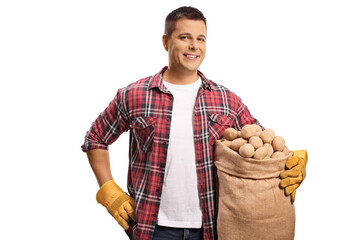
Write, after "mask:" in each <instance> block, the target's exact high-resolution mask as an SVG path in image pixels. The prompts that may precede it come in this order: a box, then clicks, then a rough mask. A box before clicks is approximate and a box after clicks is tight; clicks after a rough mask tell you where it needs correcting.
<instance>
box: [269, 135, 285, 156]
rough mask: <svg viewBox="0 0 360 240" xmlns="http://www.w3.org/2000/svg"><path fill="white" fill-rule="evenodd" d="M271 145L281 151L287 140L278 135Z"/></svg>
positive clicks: (275, 149)
mask: <svg viewBox="0 0 360 240" xmlns="http://www.w3.org/2000/svg"><path fill="white" fill-rule="evenodd" d="M271 145H272V146H273V148H274V151H275V152H281V151H282V150H284V148H285V140H284V139H283V138H282V137H280V136H276V137H274V140H272V142H271Z"/></svg>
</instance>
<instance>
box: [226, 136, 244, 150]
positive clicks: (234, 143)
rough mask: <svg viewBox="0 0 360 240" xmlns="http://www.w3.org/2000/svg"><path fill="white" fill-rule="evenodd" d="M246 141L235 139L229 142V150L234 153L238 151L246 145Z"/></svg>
mask: <svg viewBox="0 0 360 240" xmlns="http://www.w3.org/2000/svg"><path fill="white" fill-rule="evenodd" d="M246 143H247V141H246V140H245V139H243V138H237V139H234V140H232V141H231V145H230V148H231V149H232V150H234V151H237V152H238V151H239V149H240V147H241V146H242V145H244V144H246Z"/></svg>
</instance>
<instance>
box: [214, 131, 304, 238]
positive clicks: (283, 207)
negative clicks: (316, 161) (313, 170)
mask: <svg viewBox="0 0 360 240" xmlns="http://www.w3.org/2000/svg"><path fill="white" fill-rule="evenodd" d="M306 163H307V153H306V151H305V150H300V151H290V150H289V149H288V148H287V147H286V146H285V141H284V139H283V138H282V137H280V136H275V132H274V131H273V130H271V129H265V130H263V129H262V128H261V127H260V126H258V125H255V124H251V125H245V126H244V127H243V128H242V129H241V131H237V130H236V129H233V128H229V129H226V130H225V132H224V139H220V140H217V141H216V145H215V166H216V167H217V176H218V215H217V231H218V239H219V240H235V239H236V240H241V239H244V240H258V239H262V240H267V239H269V240H270V239H272V240H273V239H277V240H282V239H284V240H290V239H294V235H295V208H294V204H293V202H294V200H295V193H296V188H297V187H298V186H299V185H300V184H301V182H302V181H303V179H304V178H305V175H306V174H305V167H306Z"/></svg>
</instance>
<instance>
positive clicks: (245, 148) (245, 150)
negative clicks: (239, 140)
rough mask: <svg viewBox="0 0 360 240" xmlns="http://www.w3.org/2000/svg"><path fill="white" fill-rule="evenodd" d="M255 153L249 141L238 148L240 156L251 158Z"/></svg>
mask: <svg viewBox="0 0 360 240" xmlns="http://www.w3.org/2000/svg"><path fill="white" fill-rule="evenodd" d="M254 153H255V148H254V147H253V145H251V144H250V143H246V144H244V145H242V146H241V147H240V149H239V154H240V156H242V157H244V158H251V157H252V156H253V155H254Z"/></svg>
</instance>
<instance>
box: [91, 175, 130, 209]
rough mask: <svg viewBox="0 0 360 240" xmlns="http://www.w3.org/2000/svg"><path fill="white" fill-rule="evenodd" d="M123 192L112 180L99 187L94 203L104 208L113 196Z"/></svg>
mask: <svg viewBox="0 0 360 240" xmlns="http://www.w3.org/2000/svg"><path fill="white" fill-rule="evenodd" d="M123 192H124V191H123V190H122V189H121V188H120V187H119V186H118V185H117V184H116V183H115V181H114V180H110V181H107V182H106V183H104V184H103V185H102V186H101V187H100V189H99V191H98V192H97V194H96V201H97V202H98V203H100V204H101V205H103V206H105V207H106V205H107V202H109V200H111V199H113V198H114V196H115V195H118V194H119V193H123Z"/></svg>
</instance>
